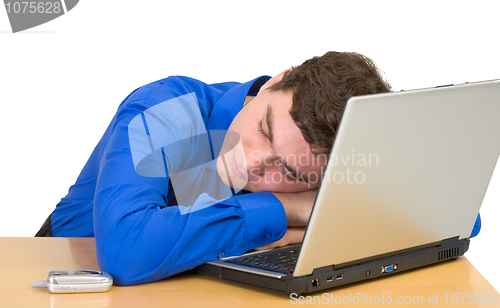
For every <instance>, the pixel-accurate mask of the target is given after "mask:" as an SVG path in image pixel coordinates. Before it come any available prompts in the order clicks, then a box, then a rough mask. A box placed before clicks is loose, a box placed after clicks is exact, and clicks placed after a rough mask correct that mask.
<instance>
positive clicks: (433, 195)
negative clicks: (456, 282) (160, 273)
mask: <svg viewBox="0 0 500 308" xmlns="http://www.w3.org/2000/svg"><path fill="white" fill-rule="evenodd" d="M499 132H500V80H493V81H485V82H476V83H466V84H460V85H449V86H439V87H436V88H428V89H420V90H411V91H401V92H391V93H384V94H374V95H366V96H358V97H352V98H351V99H349V101H348V102H347V105H346V107H345V110H344V112H343V115H342V119H341V123H340V124H339V127H338V130H337V133H336V136H335V140H334V143H333V146H332V149H331V152H330V156H329V159H328V163H327V167H326V169H325V173H324V175H323V179H322V182H321V186H320V188H319V191H318V194H317V197H316V200H315V203H314V207H313V210H312V213H311V217H310V219H309V222H308V225H307V228H306V232H305V235H304V238H303V241H302V244H300V245H295V246H287V247H283V248H278V249H272V250H268V251H264V252H263V251H251V252H249V253H247V254H244V255H242V256H236V257H227V258H221V259H218V260H216V261H213V262H208V263H205V264H203V265H201V266H199V267H197V268H196V269H195V271H197V272H201V273H206V274H211V275H215V276H219V277H221V278H222V279H224V280H229V281H234V282H238V283H242V284H246V285H251V286H257V287H261V288H265V289H269V290H274V291H278V292H284V293H287V294H293V293H295V294H296V295H300V294H303V293H309V292H315V291H319V290H323V289H328V288H333V287H338V286H341V285H345V284H348V283H353V282H358V281H362V280H366V279H373V278H379V277H384V276H389V275H394V274H397V273H399V272H403V271H406V270H409V269H413V268H416V267H420V266H425V265H428V264H432V263H437V262H442V261H445V260H449V259H455V258H457V257H459V256H461V255H463V254H464V253H465V252H466V251H467V250H468V248H469V237H470V235H471V232H472V229H473V226H474V223H475V221H476V218H477V216H478V212H479V209H480V207H481V203H482V200H483V198H484V195H485V193H486V189H487V188H488V184H489V181H490V178H491V176H492V174H493V171H494V169H495V165H496V163H497V160H498V157H499V154H500V138H499Z"/></svg>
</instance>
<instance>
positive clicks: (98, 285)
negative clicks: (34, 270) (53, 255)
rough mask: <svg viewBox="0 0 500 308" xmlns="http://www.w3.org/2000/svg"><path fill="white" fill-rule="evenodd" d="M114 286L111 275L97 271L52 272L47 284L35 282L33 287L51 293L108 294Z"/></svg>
mask: <svg viewBox="0 0 500 308" xmlns="http://www.w3.org/2000/svg"><path fill="white" fill-rule="evenodd" d="M112 285H113V277H111V275H110V274H108V273H105V272H101V271H96V270H64V271H50V272H49V276H48V277H47V281H46V282H45V281H36V282H33V287H35V288H40V287H47V288H48V289H49V292H50V293H84V292H106V291H109V289H111V286H112Z"/></svg>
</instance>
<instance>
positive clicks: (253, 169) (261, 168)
mask: <svg viewBox="0 0 500 308" xmlns="http://www.w3.org/2000/svg"><path fill="white" fill-rule="evenodd" d="M246 159H247V172H248V174H249V175H251V176H262V175H263V174H264V173H266V169H268V168H269V167H271V166H272V165H273V161H274V154H273V153H272V152H271V151H263V150H253V151H251V152H250V153H249V155H247V158H246Z"/></svg>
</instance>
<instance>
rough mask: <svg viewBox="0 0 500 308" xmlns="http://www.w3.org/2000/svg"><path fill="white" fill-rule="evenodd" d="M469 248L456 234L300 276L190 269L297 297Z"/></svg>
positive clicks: (209, 267)
mask: <svg viewBox="0 0 500 308" xmlns="http://www.w3.org/2000/svg"><path fill="white" fill-rule="evenodd" d="M468 248H469V239H463V240H460V241H459V240H458V237H456V238H451V239H447V240H444V241H442V242H441V243H440V244H439V245H437V246H434V247H428V248H424V249H420V250H417V251H413V252H407V253H403V254H398V255H394V256H391V257H386V258H381V259H377V260H375V261H369V262H363V263H358V264H354V265H349V266H346V267H342V268H337V269H335V267H334V266H327V267H323V268H321V269H317V270H314V271H313V274H311V275H308V276H301V277H293V276H289V275H283V276H282V277H281V278H273V277H267V276H263V275H256V274H252V273H249V272H244V271H240V270H235V269H231V268H226V267H220V266H217V265H212V264H209V263H205V264H203V265H200V266H198V267H197V268H195V269H193V271H195V272H199V273H204V274H210V275H214V276H218V277H220V278H222V279H224V280H228V281H235V282H239V283H243V284H246V285H252V286H257V287H261V288H265V289H267V290H273V291H278V292H282V293H286V294H294V295H297V296H298V295H301V294H303V293H310V292H316V291H320V290H325V289H329V288H333V287H337V286H341V285H345V284H349V283H353V282H357V281H361V280H366V279H371V278H378V277H383V276H387V275H392V274H395V273H399V272H402V271H406V270H409V269H414V268H417V267H421V266H425V265H429V264H433V263H437V262H441V261H445V260H450V259H456V258H457V257H459V256H462V255H463V254H464V253H465V252H466V251H467V250H468Z"/></svg>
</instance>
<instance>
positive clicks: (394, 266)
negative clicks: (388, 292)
mask: <svg viewBox="0 0 500 308" xmlns="http://www.w3.org/2000/svg"><path fill="white" fill-rule="evenodd" d="M397 269H398V265H397V264H391V265H386V266H382V269H381V273H390V272H392V271H395V270H397Z"/></svg>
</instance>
